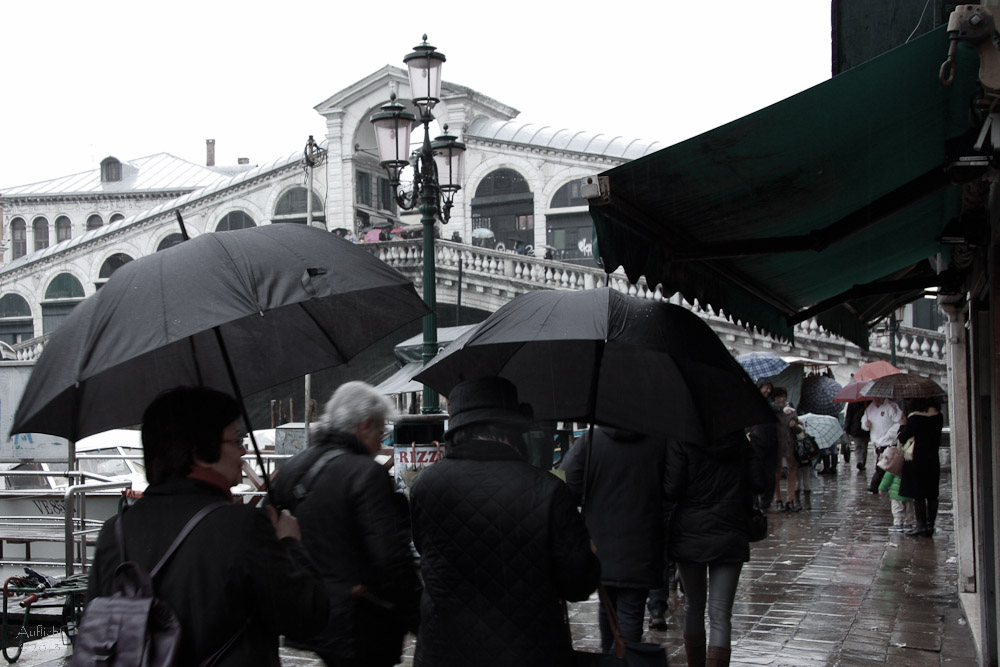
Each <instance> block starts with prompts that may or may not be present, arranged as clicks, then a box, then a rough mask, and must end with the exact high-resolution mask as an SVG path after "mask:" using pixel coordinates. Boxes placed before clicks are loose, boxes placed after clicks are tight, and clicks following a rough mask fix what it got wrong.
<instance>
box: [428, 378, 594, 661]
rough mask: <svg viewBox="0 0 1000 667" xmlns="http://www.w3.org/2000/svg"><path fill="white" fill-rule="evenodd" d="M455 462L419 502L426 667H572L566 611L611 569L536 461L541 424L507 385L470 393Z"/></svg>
mask: <svg viewBox="0 0 1000 667" xmlns="http://www.w3.org/2000/svg"><path fill="white" fill-rule="evenodd" d="M448 399H449V413H450V418H449V430H448V432H447V434H446V439H447V444H446V448H445V458H444V459H443V460H441V461H438V462H437V463H435V464H434V465H432V466H430V467H428V468H427V469H425V470H424V471H423V472H422V473H421V474H420V477H419V478H417V481H416V482H415V483H414V485H413V488H412V490H411V492H410V502H411V507H412V515H413V541H414V544H415V545H416V548H417V551H418V552H419V553H420V557H421V561H420V570H421V573H422V574H423V579H424V595H423V598H422V599H421V610H420V633H419V635H418V637H417V648H416V654H415V656H414V665H415V667H468V666H469V665H475V666H476V667H491V666H494V665H495V666H497V667H508V666H510V665H518V667H572V665H573V664H574V656H573V651H572V643H571V640H570V634H569V627H568V625H567V623H566V620H565V616H564V606H563V605H564V602H563V601H564V600H571V601H572V600H585V599H587V598H588V597H589V596H590V594H591V593H592V592H593V591H594V589H596V588H597V583H598V578H599V576H600V565H599V563H598V561H597V557H596V556H595V555H594V553H593V551H592V550H591V543H590V536H589V535H588V534H587V528H586V526H585V525H584V523H583V519H581V518H580V514H579V513H578V512H577V510H576V502H575V501H574V499H573V495H572V494H571V493H570V491H569V489H568V488H566V485H565V484H564V483H563V482H562V481H560V480H559V478H557V477H556V476H555V475H553V474H551V473H550V472H549V471H547V470H542V469H540V468H535V467H533V466H531V465H530V464H528V463H527V461H526V460H525V458H526V455H525V446H524V440H523V438H522V433H524V432H525V431H527V430H528V429H529V428H530V426H531V422H530V419H529V418H528V416H527V412H526V410H525V407H524V406H521V405H519V404H518V402H517V391H516V389H515V388H514V386H513V385H512V384H511V383H510V382H508V381H507V380H504V379H502V378H477V379H472V380H465V381H463V382H460V383H459V384H458V385H456V386H455V388H454V389H452V391H451V394H450V395H449V396H448Z"/></svg>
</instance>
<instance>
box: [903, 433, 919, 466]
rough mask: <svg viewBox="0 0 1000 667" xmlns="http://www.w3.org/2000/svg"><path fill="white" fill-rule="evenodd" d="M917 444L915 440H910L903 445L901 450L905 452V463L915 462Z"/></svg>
mask: <svg viewBox="0 0 1000 667" xmlns="http://www.w3.org/2000/svg"><path fill="white" fill-rule="evenodd" d="M916 444H917V442H916V440H914V439H913V438H910V439H909V440H907V441H906V442H904V443H903V446H902V447H901V449H902V450H903V460H904V461H912V460H913V447H914V445H916Z"/></svg>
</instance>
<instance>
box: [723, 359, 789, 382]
mask: <svg viewBox="0 0 1000 667" xmlns="http://www.w3.org/2000/svg"><path fill="white" fill-rule="evenodd" d="M736 361H738V362H740V366H742V367H743V370H745V371H746V372H747V375H749V376H750V378H751V379H752V380H753V381H754V382H756V381H757V380H759V379H761V378H769V377H771V376H774V375H777V374H778V373H780V372H781V371H783V370H785V369H786V368H788V362H787V361H785V360H784V359H782V358H781V357H779V356H778V355H777V354H775V353H774V352H747V353H746V354H741V355H739V356H737V357H736Z"/></svg>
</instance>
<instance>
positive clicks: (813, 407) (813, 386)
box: [798, 375, 844, 416]
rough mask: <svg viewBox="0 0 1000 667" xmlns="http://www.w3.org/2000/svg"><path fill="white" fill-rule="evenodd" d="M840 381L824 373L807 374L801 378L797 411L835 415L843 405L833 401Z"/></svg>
mask: <svg viewBox="0 0 1000 667" xmlns="http://www.w3.org/2000/svg"><path fill="white" fill-rule="evenodd" d="M841 389H842V387H841V386H840V383H839V382H837V381H836V380H834V379H833V378H832V377H827V376H826V375H807V376H806V377H804V378H802V394H801V396H800V398H799V405H798V409H799V412H811V413H813V414H816V415H832V416H837V415H838V414H840V411H841V410H843V409H844V406H842V405H840V404H839V403H835V402H834V400H833V399H834V398H835V397H836V396H837V392H839V391H840V390H841Z"/></svg>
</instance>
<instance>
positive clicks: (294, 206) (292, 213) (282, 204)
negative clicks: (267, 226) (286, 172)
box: [271, 188, 326, 223]
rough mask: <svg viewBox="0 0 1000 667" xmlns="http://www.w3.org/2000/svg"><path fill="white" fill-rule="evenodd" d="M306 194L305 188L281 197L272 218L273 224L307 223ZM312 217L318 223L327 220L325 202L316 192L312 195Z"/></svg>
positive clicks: (296, 189)
mask: <svg viewBox="0 0 1000 667" xmlns="http://www.w3.org/2000/svg"><path fill="white" fill-rule="evenodd" d="M306 192H307V191H306V189H305V188H292V189H291V190H289V191H288V192H286V193H285V194H283V195H281V198H280V199H278V203H277V204H276V205H275V206H274V216H273V217H272V218H271V222H298V223H305V221H306ZM312 217H313V220H316V221H323V220H326V214H325V213H324V212H323V202H322V201H320V198H319V197H318V196H317V195H316V193H315V192H313V193H312Z"/></svg>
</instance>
